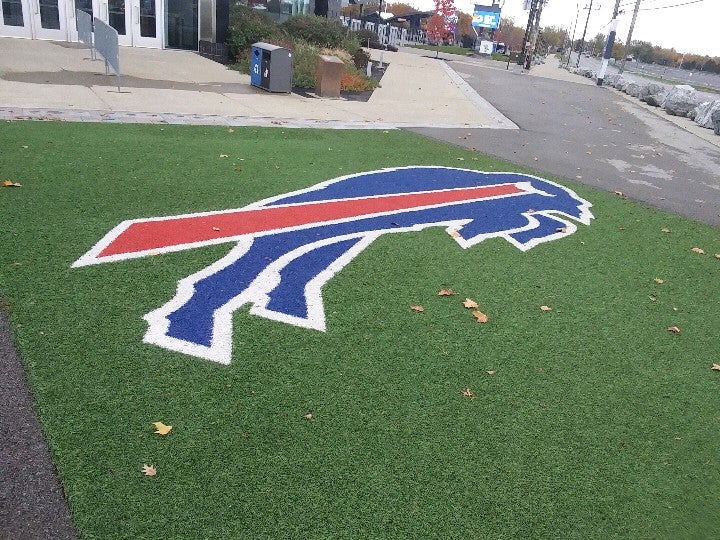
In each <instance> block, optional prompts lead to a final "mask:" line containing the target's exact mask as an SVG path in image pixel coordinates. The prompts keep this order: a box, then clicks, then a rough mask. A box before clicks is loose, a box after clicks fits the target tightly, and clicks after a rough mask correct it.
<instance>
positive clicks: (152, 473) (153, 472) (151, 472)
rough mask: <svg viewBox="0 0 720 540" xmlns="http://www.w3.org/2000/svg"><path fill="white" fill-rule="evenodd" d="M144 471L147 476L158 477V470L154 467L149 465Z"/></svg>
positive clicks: (144, 467) (145, 466)
mask: <svg viewBox="0 0 720 540" xmlns="http://www.w3.org/2000/svg"><path fill="white" fill-rule="evenodd" d="M142 471H143V474H144V475H145V476H155V475H157V469H156V468H155V466H154V465H148V464H147V463H146V464H144V465H143V466H142Z"/></svg>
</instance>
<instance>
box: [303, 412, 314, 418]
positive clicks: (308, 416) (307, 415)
mask: <svg viewBox="0 0 720 540" xmlns="http://www.w3.org/2000/svg"><path fill="white" fill-rule="evenodd" d="M312 417H313V415H312V413H311V412H309V413H307V414H303V418H304V419H305V420H312Z"/></svg>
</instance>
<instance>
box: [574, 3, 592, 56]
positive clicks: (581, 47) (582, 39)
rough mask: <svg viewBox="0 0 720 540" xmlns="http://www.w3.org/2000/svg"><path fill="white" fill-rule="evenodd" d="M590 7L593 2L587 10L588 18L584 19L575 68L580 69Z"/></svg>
mask: <svg viewBox="0 0 720 540" xmlns="http://www.w3.org/2000/svg"><path fill="white" fill-rule="evenodd" d="M592 5H593V0H590V7H589V8H588V16H587V19H585V30H583V35H582V38H581V39H580V50H579V51H578V57H577V62H576V63H575V67H580V55H581V54H582V52H583V49H584V48H585V34H587V27H588V23H589V22H590V13H591V12H592Z"/></svg>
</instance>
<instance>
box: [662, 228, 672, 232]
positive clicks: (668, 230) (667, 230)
mask: <svg viewBox="0 0 720 540" xmlns="http://www.w3.org/2000/svg"><path fill="white" fill-rule="evenodd" d="M660 232H664V233H669V232H671V231H670V229H668V228H667V227H665V228H663V229H660Z"/></svg>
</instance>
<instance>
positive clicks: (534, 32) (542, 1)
mask: <svg viewBox="0 0 720 540" xmlns="http://www.w3.org/2000/svg"><path fill="white" fill-rule="evenodd" d="M546 2H547V0H540V1H539V2H538V5H537V9H536V10H535V21H534V22H533V30H532V36H531V38H530V54H527V55H526V56H525V69H528V70H529V69H530V65H531V64H532V59H533V56H535V46H536V45H537V39H538V35H539V34H540V15H542V10H543V7H544V6H545V3H546Z"/></svg>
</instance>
